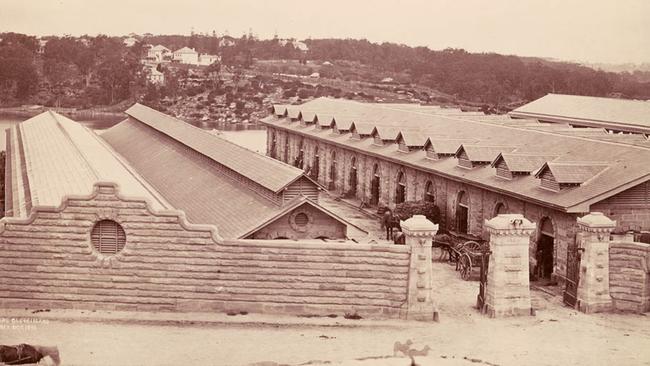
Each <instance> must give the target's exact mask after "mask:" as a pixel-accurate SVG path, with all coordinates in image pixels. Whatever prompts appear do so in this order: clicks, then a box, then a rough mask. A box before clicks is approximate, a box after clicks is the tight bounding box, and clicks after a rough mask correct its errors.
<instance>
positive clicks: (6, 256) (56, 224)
mask: <svg viewBox="0 0 650 366" xmlns="http://www.w3.org/2000/svg"><path fill="white" fill-rule="evenodd" d="M116 190H117V188H116V186H115V185H112V184H98V185H97V186H96V187H95V192H94V193H93V194H92V195H91V196H89V197H70V198H68V199H66V200H64V202H63V203H62V205H61V206H60V207H58V208H53V207H49V208H44V207H39V208H34V210H33V211H32V214H31V216H30V217H29V218H28V219H16V218H4V219H2V220H1V221H0V296H1V297H0V307H29V308H36V307H38V308H41V307H47V308H50V307H53V308H79V309H115V310H146V311H165V310H169V311H249V312H272V313H287V314H294V315H299V314H321V315H324V314H330V313H335V314H339V315H342V314H343V313H346V312H355V311H356V312H358V313H359V314H360V315H362V316H371V317H400V316H404V309H405V307H406V302H407V292H408V290H407V289H408V272H409V260H410V248H409V247H407V246H386V245H361V244H344V243H336V244H327V243H322V244H321V243H314V244H312V243H300V242H283V241H252V240H251V241H229V242H223V241H222V240H221V239H220V238H219V236H218V233H217V229H216V228H214V227H213V226H199V225H192V224H188V223H187V221H186V220H185V218H184V216H183V214H182V213H180V212H177V211H166V212H152V211H151V210H150V209H149V208H148V205H147V204H146V203H145V202H144V201H141V200H136V199H126V198H122V197H120V196H119V195H117V192H116ZM100 219H110V220H114V221H116V222H118V223H119V224H120V225H121V226H122V227H123V229H124V231H125V233H126V245H125V247H124V249H123V250H122V251H121V252H120V253H118V254H117V255H113V256H105V255H102V254H99V253H98V252H96V251H95V249H94V248H93V247H92V245H91V243H90V231H91V229H92V227H93V225H94V224H95V222H97V221H98V220H100Z"/></svg>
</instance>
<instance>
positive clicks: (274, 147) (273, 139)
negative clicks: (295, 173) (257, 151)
mask: <svg viewBox="0 0 650 366" xmlns="http://www.w3.org/2000/svg"><path fill="white" fill-rule="evenodd" d="M277 149H278V135H277V134H276V133H275V132H274V131H273V132H271V151H269V153H270V154H271V157H272V158H273V159H275V158H277Z"/></svg>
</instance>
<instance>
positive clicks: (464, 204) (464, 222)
mask: <svg viewBox="0 0 650 366" xmlns="http://www.w3.org/2000/svg"><path fill="white" fill-rule="evenodd" d="M468 228H469V198H468V197H467V194H466V193H465V192H464V191H460V192H459V193H458V199H457V203H456V230H458V232H459V233H462V234H467V232H468Z"/></svg>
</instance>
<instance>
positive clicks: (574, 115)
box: [510, 94, 650, 130]
mask: <svg viewBox="0 0 650 366" xmlns="http://www.w3.org/2000/svg"><path fill="white" fill-rule="evenodd" d="M510 115H511V116H515V117H531V118H540V119H544V120H550V119H553V118H557V120H558V121H567V122H570V121H581V122H586V123H590V124H592V125H594V126H602V127H608V126H612V127H620V126H628V127H640V128H643V129H645V130H650V102H647V101H639V100H629V99H613V98H601V97H587V96H581V95H563V94H547V95H546V96H544V97H542V98H540V99H537V100H534V101H532V102H530V103H528V104H526V105H523V106H521V107H519V108H517V109H515V110H514V111H512V112H510Z"/></svg>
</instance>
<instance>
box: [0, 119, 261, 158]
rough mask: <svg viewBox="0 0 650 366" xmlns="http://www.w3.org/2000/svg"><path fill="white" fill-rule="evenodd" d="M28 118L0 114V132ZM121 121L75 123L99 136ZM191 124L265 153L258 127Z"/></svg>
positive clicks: (0, 139) (0, 141)
mask: <svg viewBox="0 0 650 366" xmlns="http://www.w3.org/2000/svg"><path fill="white" fill-rule="evenodd" d="M28 118H29V117H20V116H15V115H2V114H0V130H1V131H4V130H5V129H7V128H9V127H11V126H13V125H15V124H17V123H20V122H22V121H24V120H27V119H28ZM122 120H123V118H122V117H117V118H115V117H102V118H98V119H91V120H77V121H78V122H79V123H81V124H83V125H85V126H87V127H88V128H91V129H93V130H95V131H96V132H97V133H99V134H101V132H102V131H103V130H106V129H108V128H110V127H112V126H114V125H116V124H118V123H119V122H120V121H122ZM192 124H193V125H195V126H197V127H200V128H202V129H204V130H208V131H212V130H217V131H215V133H216V134H217V135H219V136H221V137H223V138H225V139H226V140H229V141H232V142H234V143H236V144H238V145H241V146H243V147H245V148H247V149H250V150H253V151H256V152H258V153H260V154H264V153H265V152H266V130H264V129H263V128H262V127H260V126H257V125H251V124H246V125H244V124H219V123H211V122H196V123H192ZM5 145H6V141H5V138H4V134H2V136H0V150H4V149H5Z"/></svg>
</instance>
